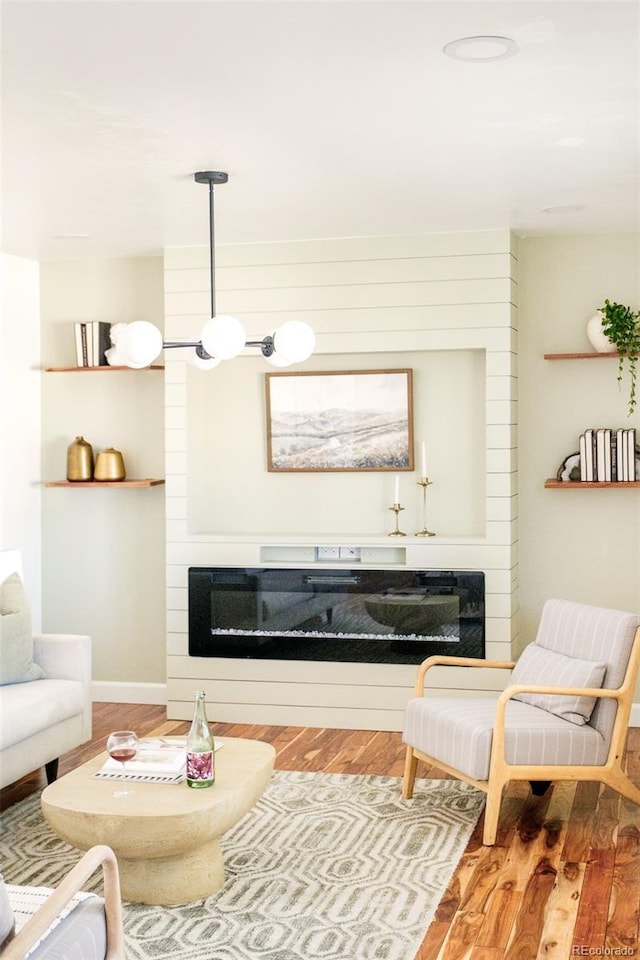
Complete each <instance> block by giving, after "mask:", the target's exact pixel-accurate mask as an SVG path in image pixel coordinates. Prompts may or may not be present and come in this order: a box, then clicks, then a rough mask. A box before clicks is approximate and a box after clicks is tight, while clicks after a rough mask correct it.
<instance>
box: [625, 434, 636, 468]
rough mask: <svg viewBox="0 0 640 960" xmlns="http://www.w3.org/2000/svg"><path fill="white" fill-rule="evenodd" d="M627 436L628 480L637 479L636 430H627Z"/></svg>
mask: <svg viewBox="0 0 640 960" xmlns="http://www.w3.org/2000/svg"><path fill="white" fill-rule="evenodd" d="M626 434H627V464H628V474H629V476H628V479H629V480H635V479H636V429H635V427H629V429H628V430H626Z"/></svg>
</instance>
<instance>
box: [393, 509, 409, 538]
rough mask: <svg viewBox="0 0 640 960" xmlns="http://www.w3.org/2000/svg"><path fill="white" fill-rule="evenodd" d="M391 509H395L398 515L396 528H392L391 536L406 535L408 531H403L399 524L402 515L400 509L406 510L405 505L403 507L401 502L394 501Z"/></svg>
mask: <svg viewBox="0 0 640 960" xmlns="http://www.w3.org/2000/svg"><path fill="white" fill-rule="evenodd" d="M389 510H393V512H394V513H395V515H396V528H395V530H392V531H391V533H390V534H389V536H390V537H406V533H403V532H402V530H401V529H400V527H399V525H398V520H399V516H400V511H401V510H404V507H401V506H400V504H399V503H392V504H391V506H390V507H389Z"/></svg>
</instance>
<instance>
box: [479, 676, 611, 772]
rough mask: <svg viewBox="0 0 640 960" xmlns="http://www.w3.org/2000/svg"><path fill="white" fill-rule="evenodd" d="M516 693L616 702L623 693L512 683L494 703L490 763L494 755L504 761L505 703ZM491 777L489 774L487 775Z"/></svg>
mask: <svg viewBox="0 0 640 960" xmlns="http://www.w3.org/2000/svg"><path fill="white" fill-rule="evenodd" d="M516 693H544V694H548V693H550V694H556V695H557V696H559V697H567V696H568V697H599V698H600V699H609V700H618V701H620V700H621V699H622V695H623V694H624V693H625V691H624V690H623V689H622V687H618V688H617V689H615V690H610V689H603V688H602V687H549V686H546V685H544V686H541V685H538V686H536V685H535V684H530V683H513V684H511V686H509V687H505V689H504V690H503V691H502V693H501V694H500V696H499V697H498V700H497V702H496V715H495V719H494V724H493V741H492V746H491V763H492V764H493V762H494V754H495V757H496V758H498V757H499V758H500V762H503V761H504V751H505V714H506V709H507V703H508V702H509V700H511V698H512V697H514V696H515V695H516ZM496 762H498V761H497V759H496ZM489 777H491V774H489Z"/></svg>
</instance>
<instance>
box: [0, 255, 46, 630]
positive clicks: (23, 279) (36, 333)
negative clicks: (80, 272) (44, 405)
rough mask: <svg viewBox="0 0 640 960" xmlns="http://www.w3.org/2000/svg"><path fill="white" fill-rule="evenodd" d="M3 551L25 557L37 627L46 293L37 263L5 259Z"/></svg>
mask: <svg viewBox="0 0 640 960" xmlns="http://www.w3.org/2000/svg"><path fill="white" fill-rule="evenodd" d="M0 291H1V297H2V301H1V314H0V451H1V456H2V463H1V467H0V548H1V549H4V550H7V549H13V548H17V549H20V550H21V552H22V563H23V573H24V579H25V585H26V588H27V592H28V595H29V605H30V609H31V619H32V625H33V628H34V629H35V630H39V629H40V626H41V621H42V614H41V606H42V604H41V577H40V567H41V537H40V503H41V496H40V494H41V488H40V485H39V480H40V445H41V434H40V379H41V377H40V299H39V297H40V290H39V267H38V264H37V263H35V262H34V261H32V260H24V259H22V258H20V257H12V256H8V255H6V254H2V255H1V256H0Z"/></svg>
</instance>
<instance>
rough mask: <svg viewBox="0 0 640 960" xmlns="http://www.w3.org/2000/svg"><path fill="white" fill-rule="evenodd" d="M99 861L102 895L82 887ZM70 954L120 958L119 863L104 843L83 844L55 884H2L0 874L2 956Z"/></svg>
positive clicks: (54, 959) (29, 958)
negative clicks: (75, 860)
mask: <svg viewBox="0 0 640 960" xmlns="http://www.w3.org/2000/svg"><path fill="white" fill-rule="evenodd" d="M99 867H102V873H103V887H104V897H99V896H96V895H95V894H86V893H81V892H80V891H82V887H83V886H84V885H85V883H86V882H87V880H88V879H89V877H91V875H92V874H93V873H95V872H96V870H97V869H98V868H99ZM14 934H15V935H14ZM5 937H6V938H5ZM2 941H4V942H2ZM71 956H72V957H77V958H80V957H82V958H84V960H124V937H123V931H122V901H121V899H120V879H119V875H118V864H117V860H116V857H115V854H114V852H113V850H112V849H111V848H110V847H107V846H104V845H99V846H95V847H91V848H90V849H89V850H87V852H86V853H85V854H84V855H83V856H82V858H81V859H80V860H79V861H78V863H77V864H76V865H75V867H73V869H72V870H70V871H69V873H68V874H67V876H66V877H65V878H64V880H63V881H62V882H61V883H60V885H59V886H58V887H56V888H55V889H50V888H46V887H21V886H15V885H11V884H4V882H3V880H2V878H0V958H1V960H25V958H26V960H64V958H66V957H71Z"/></svg>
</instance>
